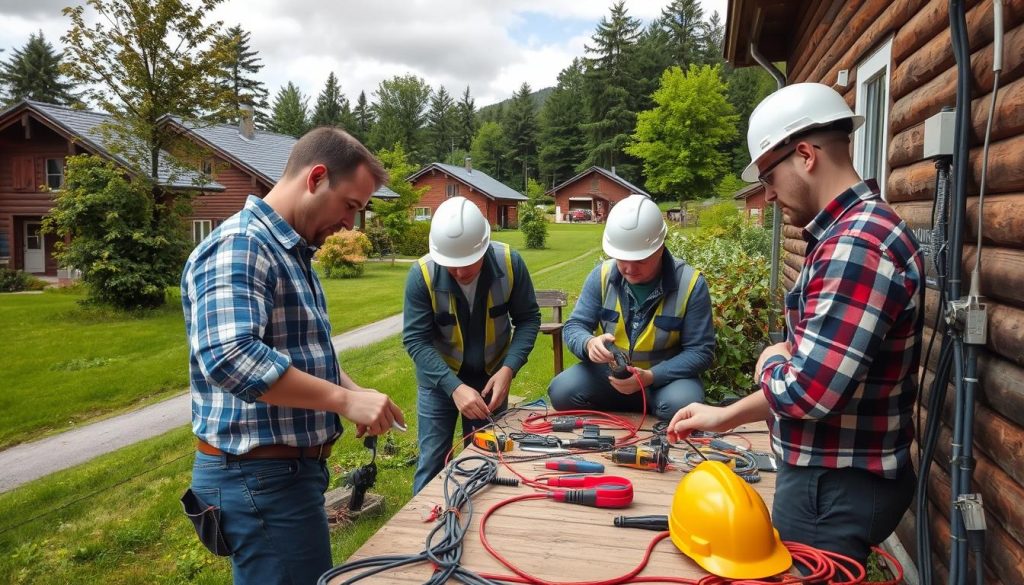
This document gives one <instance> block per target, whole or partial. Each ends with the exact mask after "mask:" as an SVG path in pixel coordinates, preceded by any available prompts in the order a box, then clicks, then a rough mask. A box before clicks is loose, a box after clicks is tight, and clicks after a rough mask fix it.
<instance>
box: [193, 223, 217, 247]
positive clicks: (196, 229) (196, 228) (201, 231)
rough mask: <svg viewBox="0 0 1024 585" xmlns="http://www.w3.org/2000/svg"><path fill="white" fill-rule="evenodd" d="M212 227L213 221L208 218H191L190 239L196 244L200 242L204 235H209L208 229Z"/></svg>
mask: <svg viewBox="0 0 1024 585" xmlns="http://www.w3.org/2000/svg"><path fill="white" fill-rule="evenodd" d="M212 229H213V221H212V220H209V219H193V220H192V241H193V242H194V243H196V244H198V243H199V242H202V241H203V239H205V238H206V236H208V235H210V231H211V230H212Z"/></svg>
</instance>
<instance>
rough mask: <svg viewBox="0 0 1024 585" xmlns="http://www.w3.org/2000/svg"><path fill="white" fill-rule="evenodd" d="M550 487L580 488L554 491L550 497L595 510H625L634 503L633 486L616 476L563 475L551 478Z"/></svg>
mask: <svg viewBox="0 0 1024 585" xmlns="http://www.w3.org/2000/svg"><path fill="white" fill-rule="evenodd" d="M547 483H548V485H549V486H552V487H565V488H579V489H568V490H559V491H553V492H550V493H549V494H548V497H550V498H553V499H554V500H555V501H558V502H565V503H567V504H580V505H583V506H592V507H594V508H625V507H626V506H628V505H630V504H631V503H632V502H633V484H632V483H631V482H630V481H629V480H628V479H626V478H624V477H617V476H614V475H585V476H584V475H562V476H558V477H549V478H548V480H547Z"/></svg>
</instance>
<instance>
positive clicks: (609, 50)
mask: <svg viewBox="0 0 1024 585" xmlns="http://www.w3.org/2000/svg"><path fill="white" fill-rule="evenodd" d="M639 37H640V20H639V19H636V18H633V17H631V16H629V15H628V14H627V13H626V8H625V3H624V2H623V0H618V2H616V3H615V4H614V5H613V6H612V9H611V14H610V16H608V17H603V18H602V19H601V22H600V24H599V25H598V27H597V31H596V32H595V33H594V36H593V37H591V40H592V41H593V43H594V44H593V46H590V45H587V46H586V47H585V48H586V51H587V53H590V54H593V55H595V57H593V58H588V59H587V60H586V66H587V68H586V88H587V92H586V93H587V104H588V118H589V122H588V123H587V124H585V125H584V129H585V130H586V132H587V161H586V165H598V166H601V167H605V168H611V167H613V166H616V165H617V166H618V168H617V172H618V173H619V174H620V175H624V176H626V177H627V178H631V179H638V171H637V164H636V163H635V162H634V160H633V159H632V158H630V157H627V156H626V154H625V153H624V152H623V150H622V149H623V147H625V145H626V144H627V141H628V139H629V135H630V134H631V133H632V132H633V128H634V126H635V124H636V110H635V109H634V106H633V103H634V102H635V99H636V98H635V96H637V95H638V92H639V91H640V89H639V88H638V80H637V79H636V78H635V76H634V72H633V71H632V69H631V67H630V59H632V58H633V56H634V55H635V53H636V48H637V43H638V40H639Z"/></svg>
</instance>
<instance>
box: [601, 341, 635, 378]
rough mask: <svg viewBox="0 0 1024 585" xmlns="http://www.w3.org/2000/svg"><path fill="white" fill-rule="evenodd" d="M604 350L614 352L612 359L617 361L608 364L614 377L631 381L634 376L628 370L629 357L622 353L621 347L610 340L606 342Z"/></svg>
mask: <svg viewBox="0 0 1024 585" xmlns="http://www.w3.org/2000/svg"><path fill="white" fill-rule="evenodd" d="M604 348H605V349H607V350H608V351H610V352H612V357H613V358H614V359H615V361H613V362H612V363H610V364H608V367H609V368H610V369H611V371H612V377H614V378H618V379H619V380H627V379H629V377H630V376H632V375H633V374H632V373H631V372H630V371H629V369H627V368H628V366H629V356H627V355H626V352H624V351H622V350H621V349H620V348H619V346H617V345H615V343H614V342H612V341H611V340H608V339H605V340H604Z"/></svg>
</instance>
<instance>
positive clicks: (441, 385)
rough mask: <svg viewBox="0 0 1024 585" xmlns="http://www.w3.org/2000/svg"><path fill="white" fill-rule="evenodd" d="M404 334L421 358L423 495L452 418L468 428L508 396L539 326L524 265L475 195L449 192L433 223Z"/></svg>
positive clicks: (409, 296) (408, 288) (419, 476)
mask: <svg viewBox="0 0 1024 585" xmlns="http://www.w3.org/2000/svg"><path fill="white" fill-rule="evenodd" d="M404 320H405V322H404V326H403V330H402V341H403V342H404V343H405V349H406V351H407V352H409V357H411V358H412V360H413V362H414V363H415V364H416V383H417V385H418V386H419V389H418V394H417V399H416V411H417V412H418V413H419V424H418V435H419V437H418V439H419V447H420V458H419V462H418V463H417V466H416V474H415V476H414V478H413V486H412V489H413V493H414V494H415V493H418V492H419V491H420V490H421V489H423V486H424V485H426V484H427V482H429V481H430V480H431V479H432V478H433V477H434V476H435V475H437V474H438V473H439V472H440V471H441V470H442V469H443V468H444V460H445V455H446V454H447V453H448V451H450V450H451V448H452V433H454V431H455V419H456V418H457V417H458V415H459V414H461V415H462V433H463V435H467V434H470V433H472V432H473V431H474V430H475V429H477V428H480V427H482V426H484V425H486V424H487V422H488V421H487V419H488V418H489V417H490V416H491V413H494V412H500V411H502V410H504V409H505V406H506V404H507V403H508V390H509V386H510V385H511V384H512V378H513V377H515V375H516V373H517V372H518V371H519V368H522V367H523V365H524V364H525V363H526V359H527V357H528V356H529V355H530V350H532V349H533V343H534V341H535V340H536V339H537V332H538V331H539V330H540V309H539V308H538V307H537V297H536V295H535V294H534V292H533V282H532V281H531V280H530V275H529V273H528V272H527V271H526V264H525V263H524V262H523V259H522V258H520V257H519V254H517V253H516V252H514V251H512V249H511V248H509V246H508V244H501V243H498V242H494V243H491V226H490V224H488V223H487V220H486V219H485V218H484V216H483V214H482V213H480V210H479V209H477V207H476V205H474V204H473V203H472V202H471V201H469V200H468V199H466V198H464V197H452V198H451V199H448V200H447V201H445V202H444V203H442V204H441V205H440V206H439V207H438V208H437V212H436V213H435V214H434V218H433V220H432V221H431V223H430V253H429V254H427V255H426V256H424V257H422V258H420V259H419V261H418V262H417V263H416V264H413V266H412V268H411V269H410V270H409V277H408V279H406V282H405V309H404Z"/></svg>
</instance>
